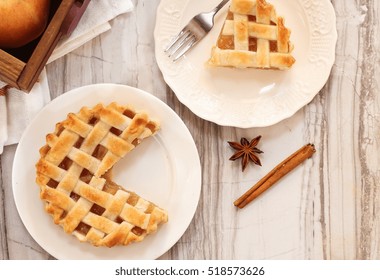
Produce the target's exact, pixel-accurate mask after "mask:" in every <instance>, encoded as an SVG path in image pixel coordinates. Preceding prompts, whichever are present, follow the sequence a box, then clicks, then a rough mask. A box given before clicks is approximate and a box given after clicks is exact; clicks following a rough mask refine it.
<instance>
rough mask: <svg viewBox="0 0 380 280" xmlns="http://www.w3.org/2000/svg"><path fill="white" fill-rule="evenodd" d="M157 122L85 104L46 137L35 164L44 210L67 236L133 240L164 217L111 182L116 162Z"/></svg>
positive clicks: (104, 242)
mask: <svg viewBox="0 0 380 280" xmlns="http://www.w3.org/2000/svg"><path fill="white" fill-rule="evenodd" d="M158 129H159V124H158V123H157V122H154V121H152V120H150V119H149V117H148V115H147V114H146V113H143V112H136V111H135V110H134V109H133V108H132V107H129V106H122V105H119V104H117V103H111V104H109V105H108V106H104V105H102V104H98V105H96V106H95V107H93V108H88V107H83V108H82V109H81V110H80V111H79V113H77V114H74V113H70V114H68V116H67V119H66V120H64V121H62V122H60V123H57V125H56V128H55V131H54V133H51V134H48V135H47V136H46V145H45V146H43V147H42V148H41V149H40V155H41V158H40V160H39V161H38V163H37V164H36V170H37V177H36V181H37V184H38V185H39V187H40V197H41V199H42V200H43V201H44V202H45V210H46V212H47V213H49V214H50V215H51V216H52V217H53V219H54V222H55V223H56V224H58V225H60V226H61V227H62V228H63V229H64V231H65V232H66V233H68V234H73V235H74V236H76V237H77V238H78V239H79V240H80V241H86V242H89V243H91V244H93V245H94V246H107V247H112V246H115V245H127V244H130V243H131V242H137V241H141V240H143V239H144V237H145V236H146V235H148V234H150V233H153V232H155V231H156V230H157V226H158V225H159V224H161V223H165V222H167V220H168V215H167V212H166V211H165V210H163V209H161V208H159V207H158V206H156V205H154V204H153V203H151V202H149V201H147V200H144V199H143V198H141V197H140V196H138V195H137V194H135V193H133V192H130V191H127V190H125V189H123V188H122V187H121V186H119V185H117V184H115V183H114V182H112V180H111V178H110V177H111V176H110V173H109V171H110V170H111V169H112V167H113V166H114V164H115V163H117V162H118V161H119V160H120V159H121V158H122V157H124V156H125V155H126V154H127V153H128V152H129V151H131V150H132V149H134V148H135V147H136V146H137V145H138V144H139V143H140V142H141V141H142V140H143V139H145V138H147V137H149V136H151V135H153V134H154V133H156V132H157V130H158Z"/></svg>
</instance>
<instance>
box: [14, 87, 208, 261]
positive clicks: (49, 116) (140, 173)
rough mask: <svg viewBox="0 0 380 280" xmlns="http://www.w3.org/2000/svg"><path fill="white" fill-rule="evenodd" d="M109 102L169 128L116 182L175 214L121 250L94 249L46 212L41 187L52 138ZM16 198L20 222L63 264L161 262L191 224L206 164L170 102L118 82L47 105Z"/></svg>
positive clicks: (122, 167)
mask: <svg viewBox="0 0 380 280" xmlns="http://www.w3.org/2000/svg"><path fill="white" fill-rule="evenodd" d="M99 102H102V103H104V104H108V103H110V102H118V103H120V104H129V105H131V106H133V107H134V108H135V109H136V110H144V111H146V112H148V113H149V115H150V116H151V117H152V118H153V119H156V120H158V121H159V122H160V124H161V129H160V130H159V131H158V133H157V134H156V135H154V136H152V137H149V138H147V139H145V140H144V141H143V142H142V143H141V144H140V145H139V146H138V147H136V149H134V150H133V151H131V152H130V153H128V155H127V156H126V157H125V158H123V159H121V160H120V161H119V162H118V163H117V164H116V165H115V167H114V169H113V177H114V180H115V182H117V183H119V184H120V185H122V186H125V187H126V189H128V190H131V191H134V192H136V193H138V194H139V195H141V196H142V197H144V198H145V199H148V200H150V201H152V202H154V203H156V204H157V205H159V206H161V207H162V208H164V209H166V210H167V211H168V215H169V221H168V223H166V224H164V225H161V226H160V228H159V229H158V231H157V232H156V233H154V234H152V235H150V236H147V237H146V238H145V239H144V240H143V241H142V242H139V243H134V244H131V245H128V246H126V247H125V246H116V247H113V248H104V247H99V248H97V247H94V246H92V245H90V244H89V243H81V242H79V241H78V240H77V239H76V238H75V237H73V236H72V235H69V234H66V233H64V231H63V229H62V228H61V227H60V226H58V225H55V224H54V222H53V219H52V218H51V217H50V216H49V215H48V214H47V213H45V211H44V207H43V202H42V201H41V200H40V198H39V188H38V186H37V184H36V183H35V178H36V170H35V164H36V163H37V161H38V159H39V154H38V150H39V148H40V147H42V146H43V145H44V144H45V135H46V134H47V133H50V132H52V131H54V125H55V124H56V123H57V122H58V121H61V120H64V119H65V118H66V115H67V113H69V112H78V111H79V110H80V108H81V107H82V106H89V107H92V106H94V105H95V104H97V103H99ZM12 172H13V174H12V186H13V195H14V199H15V202H16V207H17V210H18V212H19V214H20V217H21V219H22V221H23V223H24V225H25V227H26V229H27V230H28V231H29V233H30V235H31V236H32V237H33V238H34V239H35V240H36V242H37V243H38V244H39V245H40V246H41V247H42V248H44V249H45V250H46V251H47V252H48V253H50V254H51V255H52V256H54V257H55V258H57V259H124V260H128V259H155V258H158V257H159V256H161V255H162V254H164V253H165V252H166V251H167V250H169V249H170V248H171V247H172V246H173V245H174V244H175V243H176V242H177V241H178V239H179V238H180V237H181V236H182V234H183V233H184V232H185V230H186V229H187V227H188V226H189V224H190V222H191V220H192V218H193V216H194V213H195V210H196V208H197V205H198V200H199V195H200V190H201V166H200V161H199V155H198V151H197V148H196V146H195V143H194V140H193V138H192V136H191V134H190V132H189V131H188V129H187V127H186V125H185V124H184V123H183V122H182V120H181V119H180V118H179V117H178V115H177V114H176V113H175V112H174V111H173V110H172V109H171V108H170V107H169V106H167V105H166V104H165V103H164V102H162V101H161V100H159V99H158V98H156V97H155V96H153V95H151V94H149V93H147V92H144V91H142V90H139V89H136V88H132V87H128V86H124V85H116V84H95V85H89V86H85V87H80V88H77V89H74V90H72V91H70V92H67V93H65V94H63V95H61V96H59V97H57V98H56V99H54V100H53V101H52V102H50V103H49V104H48V105H47V106H45V107H44V108H43V109H42V110H41V111H40V113H39V114H38V115H37V116H36V118H34V120H33V121H32V122H31V123H30V125H29V126H28V127H27V129H26V130H25V131H24V133H23V136H22V138H21V140H20V143H19V144H18V147H17V151H16V154H15V159H14V162H13V171H12Z"/></svg>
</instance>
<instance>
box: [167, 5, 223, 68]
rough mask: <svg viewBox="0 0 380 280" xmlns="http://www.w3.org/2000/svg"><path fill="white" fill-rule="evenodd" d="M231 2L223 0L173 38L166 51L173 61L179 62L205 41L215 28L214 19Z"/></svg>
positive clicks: (193, 20) (197, 17)
mask: <svg viewBox="0 0 380 280" xmlns="http://www.w3.org/2000/svg"><path fill="white" fill-rule="evenodd" d="M228 1H229V0H223V1H222V2H220V4H219V5H218V6H216V7H215V8H214V9H212V10H211V11H210V12H205V13H200V14H198V15H196V16H195V17H193V18H192V19H191V20H190V21H189V23H188V24H187V25H186V26H185V27H184V28H183V29H182V30H181V31H180V32H179V33H178V35H177V36H176V37H175V38H173V40H172V41H171V42H170V43H169V45H168V46H167V47H166V49H165V53H167V54H168V56H169V57H170V58H172V59H173V61H177V60H178V59H179V58H180V57H182V56H183V55H184V54H185V53H186V52H188V51H189V50H190V49H191V48H192V47H193V46H194V45H195V44H196V43H198V42H199V41H200V40H201V39H203V38H204V37H205V36H206V34H207V33H208V32H209V31H210V30H211V28H212V27H213V26H214V17H215V15H216V14H217V13H218V12H219V10H220V9H221V8H223V7H224V5H225V4H226V3H227V2H228Z"/></svg>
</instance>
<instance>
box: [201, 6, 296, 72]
mask: <svg viewBox="0 0 380 280" xmlns="http://www.w3.org/2000/svg"><path fill="white" fill-rule="evenodd" d="M290 33H291V31H290V29H289V28H286V27H285V25H284V18H283V17H279V16H277V14H276V10H275V8H274V6H273V5H272V4H270V3H268V2H266V1H265V0H232V2H231V5H230V8H229V10H228V14H227V17H226V20H225V22H224V25H223V27H222V30H221V32H220V34H219V37H218V40H217V43H216V46H214V47H213V48H212V52H211V57H210V59H209V61H208V65H210V66H226V67H235V68H260V69H280V70H284V69H289V68H290V67H291V66H292V65H293V64H294V62H295V59H294V57H293V56H292V54H291V52H292V50H293V44H292V43H291V42H290V41H289V39H290Z"/></svg>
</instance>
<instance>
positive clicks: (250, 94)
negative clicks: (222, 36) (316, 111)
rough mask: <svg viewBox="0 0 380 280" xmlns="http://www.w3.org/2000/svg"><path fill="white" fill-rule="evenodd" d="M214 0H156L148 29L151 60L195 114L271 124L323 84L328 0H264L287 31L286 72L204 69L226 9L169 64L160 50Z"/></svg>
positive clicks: (329, 32)
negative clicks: (289, 60)
mask: <svg viewBox="0 0 380 280" xmlns="http://www.w3.org/2000/svg"><path fill="white" fill-rule="evenodd" d="M218 2H220V0H210V1H202V0H191V1H190V0H187V1H184V0H161V3H160V5H159V7H158V10H157V17H156V27H155V31H154V38H155V47H156V49H155V53H156V59H157V63H158V65H159V67H160V69H161V71H162V73H163V76H164V79H165V81H166V82H167V84H168V85H169V86H170V87H171V88H172V89H173V91H174V92H175V94H176V95H177V97H178V99H179V100H180V101H181V102H182V103H183V104H184V105H186V106H187V107H188V108H189V109H190V110H192V111H193V112H194V113H195V114H196V115H198V116H199V117H201V118H203V119H206V120H209V121H212V122H214V123H217V124H219V125H225V126H234V127H240V128H248V127H263V126H269V125H272V124H275V123H277V122H279V121H281V120H283V119H286V118H288V117H290V116H292V115H293V114H294V113H296V112H297V111H298V110H299V109H300V108H302V107H303V106H304V105H306V104H307V103H309V102H310V101H311V100H312V99H313V98H314V96H315V95H316V94H317V93H318V92H319V91H320V90H321V88H322V87H323V86H324V84H325V83H326V81H327V79H328V77H329V75H330V72H331V68H332V65H333V63H334V61H335V45H336V40H337V32H336V17H335V12H334V9H333V7H332V5H331V2H330V1H329V0H288V1H281V0H269V1H268V2H271V3H272V4H273V5H274V6H275V7H276V11H277V14H278V15H281V16H283V17H284V18H285V25H286V26H287V27H289V28H290V29H291V30H292V34H291V37H290V38H291V41H292V42H293V43H294V45H295V48H294V51H293V55H294V57H295V58H296V63H295V64H294V65H293V67H292V68H291V69H290V70H287V71H275V70H256V69H232V68H212V69H210V68H208V67H206V66H205V62H206V61H207V60H208V58H209V55H210V52H211V47H212V46H213V45H214V44H215V42H216V40H217V37H218V35H219V32H220V29H221V26H222V24H223V21H224V19H225V15H226V13H227V8H228V4H227V5H226V6H225V7H224V8H223V9H222V10H221V11H220V12H219V13H218V14H217V16H216V18H215V27H214V28H213V29H212V30H211V32H210V33H209V34H208V35H207V36H206V37H205V38H204V39H203V40H202V41H201V42H200V43H198V45H196V47H195V48H194V49H192V50H191V51H190V52H189V53H188V54H187V55H185V57H184V58H183V59H181V60H179V61H177V62H176V63H173V62H172V61H171V60H170V59H169V58H168V57H167V56H166V55H165V53H164V51H163V50H164V49H165V46H166V45H167V44H168V42H169V41H170V40H171V38H172V37H173V36H174V35H175V34H177V32H178V31H179V30H181V28H182V27H183V26H184V25H185V24H186V23H187V22H188V21H189V19H190V18H192V17H193V16H194V15H195V14H198V13H200V12H203V11H208V10H211V9H212V8H213V7H214V6H216V4H217V3H218Z"/></svg>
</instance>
